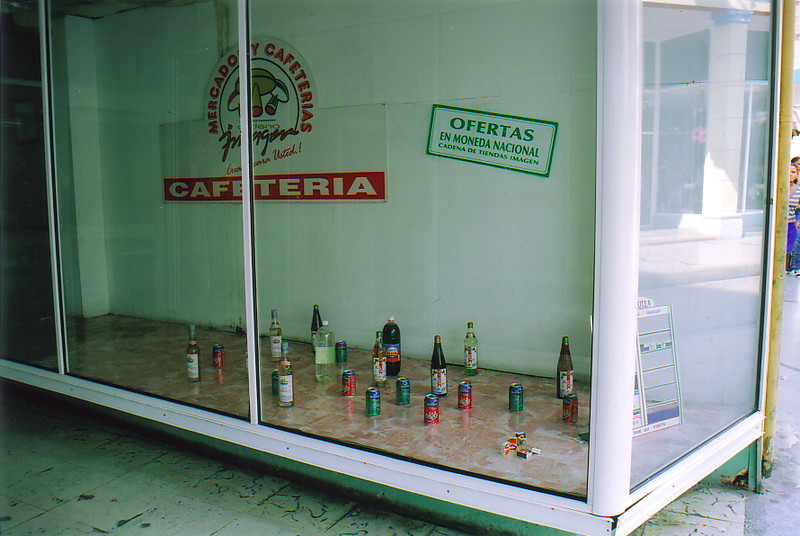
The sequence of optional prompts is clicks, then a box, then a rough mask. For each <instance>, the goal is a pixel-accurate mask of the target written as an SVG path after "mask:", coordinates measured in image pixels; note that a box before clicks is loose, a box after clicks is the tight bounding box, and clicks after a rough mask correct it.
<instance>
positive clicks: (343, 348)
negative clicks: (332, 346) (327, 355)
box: [336, 341, 347, 365]
mask: <svg viewBox="0 0 800 536" xmlns="http://www.w3.org/2000/svg"><path fill="white" fill-rule="evenodd" d="M342 363H347V342H346V341H339V342H337V343H336V364H337V365H341V364H342Z"/></svg>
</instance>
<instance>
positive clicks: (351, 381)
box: [342, 369, 356, 396]
mask: <svg viewBox="0 0 800 536" xmlns="http://www.w3.org/2000/svg"><path fill="white" fill-rule="evenodd" d="M342 396H356V371H354V370H349V369H348V370H345V371H344V372H343V373H342Z"/></svg>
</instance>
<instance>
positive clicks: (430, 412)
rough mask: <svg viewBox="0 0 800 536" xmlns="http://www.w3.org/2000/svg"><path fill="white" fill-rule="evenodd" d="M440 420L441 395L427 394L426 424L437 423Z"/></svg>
mask: <svg viewBox="0 0 800 536" xmlns="http://www.w3.org/2000/svg"><path fill="white" fill-rule="evenodd" d="M438 422H439V397H438V396H436V395H425V424H437V423H438Z"/></svg>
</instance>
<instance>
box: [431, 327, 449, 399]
mask: <svg viewBox="0 0 800 536" xmlns="http://www.w3.org/2000/svg"><path fill="white" fill-rule="evenodd" d="M431 393H432V394H434V395H436V396H439V397H441V396H447V362H446V361H445V360H444V352H443V351H442V338H441V337H440V336H439V335H436V336H435V337H434V338H433V355H431Z"/></svg>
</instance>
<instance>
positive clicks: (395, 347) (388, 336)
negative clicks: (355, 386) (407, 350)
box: [383, 316, 401, 376]
mask: <svg viewBox="0 0 800 536" xmlns="http://www.w3.org/2000/svg"><path fill="white" fill-rule="evenodd" d="M383 347H384V349H385V350H386V374H387V375H388V376H397V375H398V374H400V359H401V358H400V328H399V327H398V326H397V324H395V322H394V317H393V316H390V317H389V321H388V322H386V324H385V325H384V326H383Z"/></svg>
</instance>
